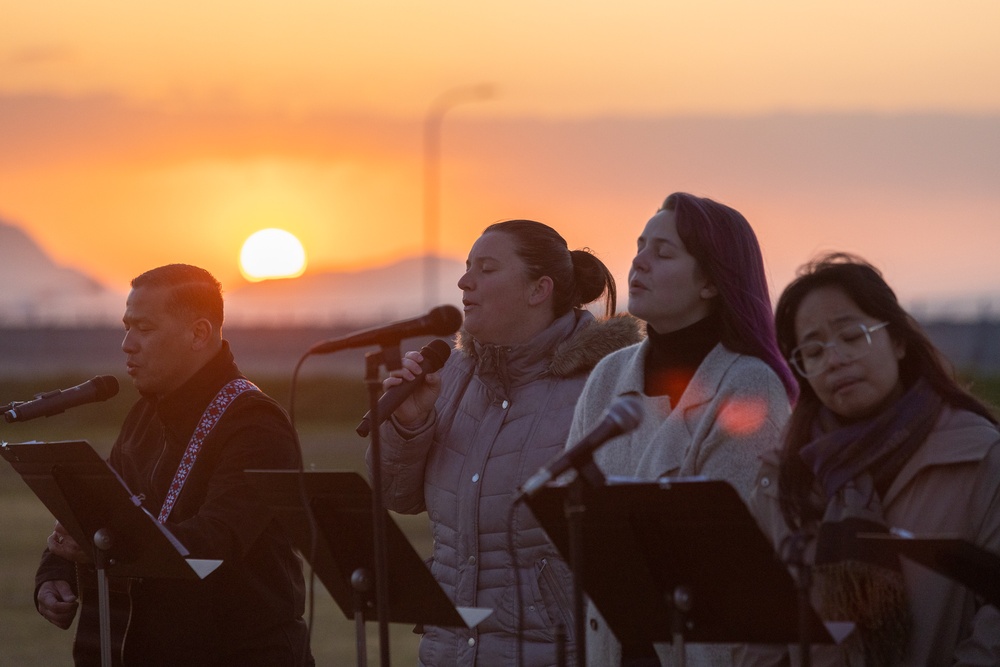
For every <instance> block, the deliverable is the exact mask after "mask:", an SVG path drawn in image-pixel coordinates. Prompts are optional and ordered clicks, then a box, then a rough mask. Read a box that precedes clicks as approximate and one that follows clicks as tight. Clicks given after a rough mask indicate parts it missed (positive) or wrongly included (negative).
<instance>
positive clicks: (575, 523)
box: [563, 457, 606, 667]
mask: <svg viewBox="0 0 1000 667" xmlns="http://www.w3.org/2000/svg"><path fill="white" fill-rule="evenodd" d="M605 482H606V480H605V478H604V474H603V473H602V472H601V470H600V468H598V467H597V464H596V463H594V459H593V458H592V457H588V458H587V459H586V460H585V461H583V462H582V463H581V465H580V466H579V467H578V468H577V470H576V475H574V477H573V480H572V481H571V482H570V483H569V486H568V487H567V489H566V498H565V500H564V501H563V511H564V512H565V514H566V527H567V532H568V540H569V566H570V571H571V572H572V574H573V633H574V635H575V636H576V667H586V665H587V607H586V601H585V599H584V595H583V573H584V559H585V558H586V550H585V549H584V544H583V517H584V514H585V513H586V511H587V502H586V500H585V494H586V492H587V489H590V488H593V487H597V486H604V484H605Z"/></svg>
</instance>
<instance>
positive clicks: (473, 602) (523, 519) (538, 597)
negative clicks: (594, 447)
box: [369, 310, 639, 667]
mask: <svg viewBox="0 0 1000 667" xmlns="http://www.w3.org/2000/svg"><path fill="white" fill-rule="evenodd" d="M638 339H639V331H638V324H637V321H636V320H635V319H633V318H631V317H628V316H623V317H615V318H611V319H609V320H606V321H597V320H596V319H595V318H594V316H593V315H591V314H590V313H589V312H587V311H583V310H579V311H572V312H570V313H567V314H566V315H564V316H562V317H560V318H558V319H557V320H556V321H555V322H553V324H552V325H551V326H549V328H547V329H546V330H545V331H543V332H542V333H541V334H539V335H538V336H536V337H535V338H533V339H532V340H531V341H530V342H529V343H526V344H523V345H517V346H513V347H507V346H495V345H480V344H479V343H476V342H475V341H472V340H471V339H470V337H468V336H467V335H466V336H462V335H460V340H459V345H458V351H457V352H456V354H453V355H451V357H450V358H449V359H448V361H447V363H446V364H445V366H444V368H443V369H442V371H441V372H442V385H441V386H442V391H441V395H440V396H439V397H438V400H437V403H436V404H435V409H434V411H433V412H432V414H431V416H430V417H429V419H428V422H427V423H426V424H425V425H424V426H422V427H421V428H419V429H418V430H416V431H406V430H405V429H402V428H401V427H400V426H399V425H398V424H397V423H395V422H394V421H392V420H390V421H387V422H386V423H384V424H383V425H382V427H381V429H382V430H381V438H382V441H381V442H382V445H381V446H382V460H383V469H382V480H383V485H382V487H383V488H382V491H383V496H384V498H385V505H386V507H387V508H388V509H391V510H393V511H396V512H401V513H404V514H416V513H419V512H422V511H425V510H426V511H427V513H428V515H429V517H430V522H431V528H432V532H433V536H434V554H433V558H432V561H431V572H432V574H433V575H434V578H435V579H436V580H437V581H438V582H439V583H440V584H441V586H442V588H443V589H444V591H445V592H446V593H447V594H448V596H449V597H450V598H451V599H452V600H453V601H454V603H455V605H456V606H460V607H486V608H489V609H492V610H493V613H492V614H491V615H490V616H489V617H488V618H487V619H486V620H485V621H483V622H482V623H480V624H479V625H478V626H477V627H476V628H473V629H462V628H439V627H427V628H426V629H425V634H424V636H423V639H422V640H421V643H420V662H421V664H422V665H426V666H428V667H430V666H434V667H437V666H440V665H448V666H451V665H515V664H516V660H517V651H518V642H517V625H518V610H517V607H516V604H517V599H518V596H517V594H516V591H515V584H514V582H515V573H514V563H513V562H512V560H511V556H510V553H509V552H508V549H507V534H508V529H511V530H513V533H514V544H515V549H516V563H517V567H518V568H519V569H520V581H521V596H520V599H521V604H522V605H523V609H522V611H523V619H524V620H523V639H524V644H523V651H524V664H525V665H526V666H528V667H537V666H541V665H555V664H556V660H557V655H556V628H557V626H558V625H560V624H561V625H562V626H563V627H564V628H565V630H566V633H567V636H568V642H567V644H568V646H567V649H568V655H569V656H572V655H573V654H574V653H573V646H574V642H573V636H572V634H573V623H572V587H571V576H570V571H569V568H568V567H567V565H566V563H565V562H564V561H562V560H561V559H560V558H559V556H558V553H557V551H556V549H555V547H553V546H552V545H551V544H550V543H549V541H548V538H547V536H546V534H545V531H544V530H543V529H542V528H541V527H540V526H539V525H538V522H537V521H536V520H535V518H534V515H532V514H531V512H530V510H528V508H527V507H525V506H524V505H523V504H522V505H520V506H519V507H518V509H517V512H516V514H515V515H514V517H513V519H512V522H511V517H510V509H511V504H512V500H513V494H514V492H515V491H516V489H517V488H518V487H519V486H520V485H521V484H522V483H524V481H525V480H526V479H527V478H528V477H530V476H531V475H532V474H534V473H535V472H537V471H538V469H539V468H540V467H541V466H542V465H544V464H545V463H547V462H548V461H549V460H550V459H552V458H554V457H555V456H557V455H558V454H560V453H561V452H562V451H563V448H564V446H565V443H566V438H567V435H568V433H569V427H570V423H571V421H572V418H573V409H574V406H575V405H576V400H577V398H578V397H579V395H580V392H581V391H582V390H583V386H584V384H585V383H586V380H587V375H588V373H589V372H590V370H591V369H592V368H593V367H594V365H595V364H596V363H597V362H598V361H599V360H600V359H601V358H602V357H603V356H604V355H606V354H608V353H609V352H612V351H614V350H616V349H619V348H622V347H625V346H626V345H629V344H631V343H634V342H636V341H637V340H638ZM369 466H370V461H369Z"/></svg>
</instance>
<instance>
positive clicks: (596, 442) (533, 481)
mask: <svg viewBox="0 0 1000 667" xmlns="http://www.w3.org/2000/svg"><path fill="white" fill-rule="evenodd" d="M641 421H642V399H640V398H639V397H638V396H633V395H631V394H629V395H625V396H622V397H621V398H619V399H617V400H616V401H615V402H614V403H612V404H611V407H609V408H608V411H607V412H606V413H605V415H604V419H602V420H601V422H600V423H599V424H598V425H597V427H596V428H594V430H592V431H591V432H590V433H588V434H587V435H585V436H584V437H583V439H582V440H580V442H578V443H577V444H575V445H573V446H572V447H570V448H569V449H567V450H566V451H565V452H563V453H562V454H560V455H559V456H558V457H557V458H555V459H554V460H553V461H552V462H550V463H549V464H547V465H545V466H543V467H542V469H541V470H539V471H538V472H536V473H535V474H534V475H532V476H531V477H530V478H528V481H526V482H525V483H524V484H523V485H522V486H521V488H520V489H518V494H517V497H516V498H515V502H518V501H520V500H523V499H525V498H531V497H532V496H534V495H535V494H536V493H537V492H538V490H539V489H540V488H542V487H543V486H545V485H546V484H547V483H548V482H549V481H551V480H553V479H555V478H556V477H558V476H559V475H561V474H563V473H564V472H566V471H567V470H569V469H570V468H579V467H580V466H581V465H583V464H585V463H587V462H588V461H589V460H590V458H591V457H592V456H593V455H594V452H595V451H597V449H598V448H599V447H600V446H601V445H603V444H604V443H605V442H607V441H608V440H610V439H611V438H614V437H615V436H618V435H621V434H622V433H628V432H629V431H631V430H632V429H634V428H635V427H636V426H638V425H639V422H641Z"/></svg>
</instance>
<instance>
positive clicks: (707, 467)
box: [569, 341, 791, 667]
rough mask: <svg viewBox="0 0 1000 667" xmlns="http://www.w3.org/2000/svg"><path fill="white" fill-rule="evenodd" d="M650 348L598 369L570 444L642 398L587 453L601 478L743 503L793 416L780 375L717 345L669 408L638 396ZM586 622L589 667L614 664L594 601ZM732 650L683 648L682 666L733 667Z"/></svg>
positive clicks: (667, 654) (612, 641)
mask: <svg viewBox="0 0 1000 667" xmlns="http://www.w3.org/2000/svg"><path fill="white" fill-rule="evenodd" d="M649 346H650V343H649V341H645V342H643V343H642V344H639V345H633V346H631V347H629V348H626V349H623V350H619V351H618V352H615V353H613V354H610V355H608V356H607V357H606V358H605V359H604V360H602V361H601V363H600V364H598V366H597V368H595V369H594V371H593V373H591V376H590V379H589V381H588V382H587V386H586V388H585V389H584V391H583V394H582V395H581V396H580V400H579V402H578V403H577V408H576V415H575V416H574V419H573V427H572V429H571V431H570V436H569V442H571V443H572V442H576V441H577V440H578V439H579V438H581V437H583V436H584V435H585V434H586V433H588V432H590V430H591V429H593V428H594V427H595V426H596V425H597V423H598V421H599V420H600V419H601V418H602V416H603V414H604V412H605V411H606V410H607V406H608V405H609V404H610V403H612V402H613V401H614V400H615V399H617V398H618V397H620V396H624V395H626V394H632V395H636V396H640V397H642V399H643V416H642V421H641V422H640V423H639V426H638V428H636V429H635V430H634V431H631V432H630V433H626V434H624V435H621V436H618V437H617V438H614V439H612V440H610V441H609V442H608V443H607V444H606V445H604V447H602V448H601V449H599V450H598V451H597V453H596V454H595V455H594V461H595V462H596V463H597V465H598V467H600V469H601V471H602V472H603V473H604V474H605V475H607V476H609V477H611V476H618V477H631V478H636V479H641V480H655V479H657V478H658V477H661V476H670V477H694V476H704V477H708V478H710V479H722V480H726V481H728V482H729V483H730V484H732V486H733V487H734V488H735V489H736V491H737V492H738V493H739V495H740V497H741V498H742V499H743V501H744V502H746V501H747V500H748V499H749V496H750V492H751V490H752V489H753V485H754V480H755V478H756V474H757V469H758V467H759V464H760V462H759V456H760V455H761V454H762V453H763V452H764V451H766V450H769V449H772V448H773V447H774V446H775V444H776V443H778V442H779V440H780V434H781V430H782V428H784V425H785V422H786V421H788V417H789V415H790V414H791V406H790V404H789V399H788V394H787V393H786V392H785V387H784V385H783V384H782V383H781V380H780V379H779V378H778V375H777V374H776V373H775V372H774V370H772V369H771V367H770V366H768V365H767V364H766V363H765V362H763V361H761V360H760V359H758V358H756V357H751V356H747V355H743V354H737V353H735V352H731V351H730V350H728V349H726V347H725V346H723V345H722V344H719V345H716V346H715V347H714V348H713V349H712V351H711V352H709V353H708V356H707V357H705V359H704V360H703V361H702V362H701V365H700V366H698V370H697V371H696V372H695V374H694V377H693V378H692V379H691V382H690V383H689V384H688V387H687V389H685V391H684V393H683V394H682V395H681V398H680V400H679V401H678V403H677V405H676V406H672V405H670V399H669V398H668V397H667V396H646V395H645V394H644V393H643V383H644V381H645V375H644V371H643V363H644V360H645V358H646V354H648V351H649ZM587 616H588V618H587V628H588V631H587V638H586V643H587V664H589V665H618V664H620V661H621V647H620V645H619V644H618V641H617V639H616V638H615V636H614V633H613V632H612V631H611V629H610V628H609V626H608V625H607V622H606V621H605V620H604V618H603V617H602V616H601V615H600V612H599V611H598V610H597V608H596V607H595V606H594V604H593V603H591V604H590V606H589V609H588V614H587ZM655 648H656V652H657V654H658V655H659V657H660V660H661V662H662V664H664V665H673V664H676V663H675V662H674V660H673V656H672V652H671V651H672V649H671V645H669V644H657V645H656V647H655ZM735 650H736V647H735V646H729V645H720V644H698V645H696V644H689V645H688V646H687V651H686V656H687V658H686V661H687V665H689V666H690V667H703V666H706V665H719V666H722V665H726V666H728V665H732V664H733V660H734V651H735Z"/></svg>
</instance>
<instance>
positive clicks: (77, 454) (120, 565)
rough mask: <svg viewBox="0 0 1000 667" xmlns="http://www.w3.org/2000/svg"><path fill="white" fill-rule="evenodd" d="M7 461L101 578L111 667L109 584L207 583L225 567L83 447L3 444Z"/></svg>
mask: <svg viewBox="0 0 1000 667" xmlns="http://www.w3.org/2000/svg"><path fill="white" fill-rule="evenodd" d="M0 456H2V457H3V458H4V459H5V460H6V461H7V462H8V463H10V464H11V466H12V467H13V468H14V470H16V471H17V472H18V474H20V475H21V478H22V479H23V480H24V481H25V483H26V484H27V485H28V487H29V488H30V489H31V490H32V491H33V492H34V493H35V495H36V496H37V497H38V499H39V500H41V501H42V503H43V504H44V505H45V506H46V507H47V508H48V509H49V511H50V512H51V513H52V515H53V516H54V517H55V518H56V519H57V520H58V521H59V523H61V524H62V525H63V527H65V528H66V531H67V532H68V533H69V534H70V535H71V536H72V537H73V539H74V540H76V542H77V544H79V545H80V546H81V547H82V548H84V549H85V548H86V547H87V546H89V547H91V549H92V554H93V558H94V562H95V565H96V567H97V573H98V589H99V590H98V597H99V614H100V621H101V654H102V661H103V663H104V664H110V655H109V652H110V626H109V619H108V614H109V612H108V608H107V599H108V589H107V581H106V579H105V577H107V576H119V577H158V578H175V579H192V578H202V579H203V578H204V577H206V576H208V575H209V574H210V573H211V572H213V571H214V570H215V569H216V568H217V567H218V566H219V565H221V563H222V561H218V560H202V559H196V558H189V557H188V556H189V555H190V552H189V551H188V550H187V548H185V547H184V545H183V544H181V543H180V542H179V541H178V540H177V538H176V537H174V536H173V534H171V533H170V531H169V530H167V529H166V527H164V526H163V525H162V524H160V522H158V521H157V520H156V518H155V517H153V515H152V514H150V513H149V512H148V511H146V510H145V509H144V508H143V507H142V506H141V504H140V503H139V500H138V499H137V498H136V497H134V496H133V495H132V494H131V493H130V492H129V490H128V488H127V487H126V486H125V483H124V482H123V481H122V479H121V477H120V476H119V475H118V473H117V472H116V471H115V470H114V469H113V468H112V467H111V466H110V465H108V463H107V462H106V461H105V460H104V459H102V458H101V457H100V455H98V453H97V452H95V451H94V449H93V448H92V447H91V446H90V444H89V443H87V442H86V441H83V440H73V441H65V442H48V443H45V442H25V443H14V444H9V443H3V444H0Z"/></svg>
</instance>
